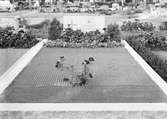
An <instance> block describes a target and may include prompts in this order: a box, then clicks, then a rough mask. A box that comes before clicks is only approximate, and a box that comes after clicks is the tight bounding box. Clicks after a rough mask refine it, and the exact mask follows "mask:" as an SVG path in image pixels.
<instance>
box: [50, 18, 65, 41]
mask: <svg viewBox="0 0 167 119" xmlns="http://www.w3.org/2000/svg"><path fill="white" fill-rule="evenodd" d="M62 30H63V25H62V24H61V23H60V22H59V21H58V20H57V19H56V18H55V19H53V21H52V22H51V23H50V27H49V31H48V35H49V36H48V37H49V39H50V40H57V39H58V38H59V37H60V36H61V33H62Z"/></svg>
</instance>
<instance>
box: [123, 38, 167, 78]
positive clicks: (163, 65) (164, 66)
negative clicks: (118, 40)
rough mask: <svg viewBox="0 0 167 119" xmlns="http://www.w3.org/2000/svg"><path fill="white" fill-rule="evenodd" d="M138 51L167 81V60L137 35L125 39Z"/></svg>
mask: <svg viewBox="0 0 167 119" xmlns="http://www.w3.org/2000/svg"><path fill="white" fill-rule="evenodd" d="M125 40H126V41H127V42H128V43H129V45H131V46H132V47H133V48H134V50H135V51H136V52H138V53H139V55H140V56H141V57H142V58H143V59H144V60H145V61H146V62H147V63H148V64H149V65H150V66H151V67H152V68H153V69H154V70H155V71H156V72H157V73H158V74H159V75H160V76H161V77H162V78H163V79H164V80H165V81H167V61H166V60H163V59H161V58H160V57H158V56H157V55H155V54H154V53H152V52H151V50H150V49H148V48H146V47H145V44H144V43H143V42H142V41H140V40H136V37H135V36H130V37H127V38H126V39H125Z"/></svg>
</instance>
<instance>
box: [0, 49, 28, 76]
mask: <svg viewBox="0 0 167 119" xmlns="http://www.w3.org/2000/svg"><path fill="white" fill-rule="evenodd" d="M27 50H28V49H10V48H9V49H0V76H1V75H2V74H3V73H4V72H5V71H6V70H7V69H8V68H9V67H10V66H12V65H13V64H14V63H15V62H16V61H17V59H19V58H20V57H21V56H22V55H23V54H24V53H25V52H26V51H27Z"/></svg>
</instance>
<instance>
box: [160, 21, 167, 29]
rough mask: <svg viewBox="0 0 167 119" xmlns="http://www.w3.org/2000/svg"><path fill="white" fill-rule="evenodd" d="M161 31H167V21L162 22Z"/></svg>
mask: <svg viewBox="0 0 167 119" xmlns="http://www.w3.org/2000/svg"><path fill="white" fill-rule="evenodd" d="M159 30H167V21H164V22H161V25H160V26H159Z"/></svg>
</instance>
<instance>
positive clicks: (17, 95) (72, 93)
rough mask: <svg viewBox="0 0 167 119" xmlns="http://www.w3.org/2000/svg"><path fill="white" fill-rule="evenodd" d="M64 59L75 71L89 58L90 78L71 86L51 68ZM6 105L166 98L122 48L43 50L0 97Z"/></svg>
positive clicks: (119, 101)
mask: <svg viewBox="0 0 167 119" xmlns="http://www.w3.org/2000/svg"><path fill="white" fill-rule="evenodd" d="M60 56H64V57H65V58H66V61H67V62H68V63H69V64H72V65H74V67H75V70H77V71H78V70H80V69H81V63H82V61H83V60H84V59H87V58H88V57H90V56H92V57H94V58H95V62H94V63H93V64H92V66H91V67H90V70H91V72H92V75H93V78H92V79H90V80H89V81H88V83H87V84H86V85H85V86H78V87H72V86H71V85H70V84H69V83H68V82H64V81H63V78H64V77H68V75H69V74H68V72H62V71H60V70H58V69H56V68H55V64H56V61H57V60H58V59H59V57H60ZM0 97H1V98H0V101H1V102H7V103H21V102H25V103H78V102H79V103H85V102H87V103H108V102H110V103H131V102H132V103H138V102H140V103H141V102H142V103H143V102H144V103H150V102H151V103H155V102H166V101H167V97H166V95H165V94H164V93H163V92H162V90H161V89H160V88H159V87H158V86H157V85H156V84H155V83H154V82H153V81H152V80H151V79H150V78H149V76H148V75H147V74H146V73H145V71H144V70H143V69H142V68H141V67H140V66H139V64H138V63H137V62H136V61H135V60H134V59H133V58H132V56H131V55H130V54H129V53H128V52H127V51H126V49H125V48H123V47H122V48H96V49H88V48H78V49H77V48H43V49H42V50H41V51H40V52H39V53H38V54H37V55H36V56H35V58H34V59H33V60H32V61H31V62H30V63H29V65H28V66H27V67H26V68H25V69H24V70H23V71H22V72H21V73H20V74H19V75H18V76H17V77H16V79H15V80H14V81H13V82H12V83H11V85H10V86H9V87H8V88H7V89H6V90H5V91H4V92H3V94H2V95H1V96H0Z"/></svg>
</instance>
